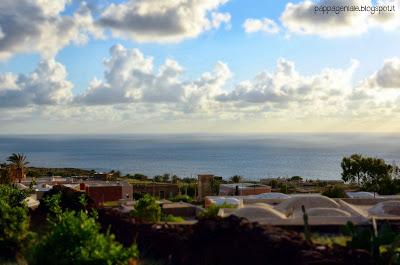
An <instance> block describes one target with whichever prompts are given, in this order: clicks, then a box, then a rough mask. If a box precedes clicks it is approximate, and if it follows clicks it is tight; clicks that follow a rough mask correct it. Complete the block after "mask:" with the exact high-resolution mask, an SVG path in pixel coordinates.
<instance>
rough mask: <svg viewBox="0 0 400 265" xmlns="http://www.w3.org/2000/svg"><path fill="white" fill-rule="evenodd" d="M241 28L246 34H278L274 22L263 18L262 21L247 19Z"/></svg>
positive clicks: (277, 28)
mask: <svg viewBox="0 0 400 265" xmlns="http://www.w3.org/2000/svg"><path fill="white" fill-rule="evenodd" d="M243 28H244V31H245V32H246V33H254V32H259V31H261V32H265V33H271V34H274V33H278V32H279V26H278V25H277V24H276V23H275V21H273V20H271V19H268V18H264V19H253V18H248V19H246V21H245V22H244V23H243Z"/></svg>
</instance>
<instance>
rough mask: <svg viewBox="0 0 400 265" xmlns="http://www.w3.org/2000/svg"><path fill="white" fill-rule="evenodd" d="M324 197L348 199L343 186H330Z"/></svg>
mask: <svg viewBox="0 0 400 265" xmlns="http://www.w3.org/2000/svg"><path fill="white" fill-rule="evenodd" d="M322 195H323V196H326V197H329V198H347V194H346V190H345V189H344V187H343V186H342V185H334V186H328V187H326V188H325V189H324V191H323V192H322Z"/></svg>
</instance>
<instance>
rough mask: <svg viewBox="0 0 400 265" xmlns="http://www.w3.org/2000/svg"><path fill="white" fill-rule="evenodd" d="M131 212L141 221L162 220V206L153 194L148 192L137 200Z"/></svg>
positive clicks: (154, 221) (155, 221) (153, 221)
mask: <svg viewBox="0 0 400 265" xmlns="http://www.w3.org/2000/svg"><path fill="white" fill-rule="evenodd" d="M131 214H132V216H133V217H135V218H137V219H139V220H141V221H145V222H151V223H157V222H159V221H160V220H161V207H160V205H158V204H157V202H156V200H155V199H154V198H153V197H152V196H150V195H148V194H146V195H144V196H143V198H141V199H140V200H139V201H138V202H137V204H136V206H135V209H134V210H133V211H132V212H131Z"/></svg>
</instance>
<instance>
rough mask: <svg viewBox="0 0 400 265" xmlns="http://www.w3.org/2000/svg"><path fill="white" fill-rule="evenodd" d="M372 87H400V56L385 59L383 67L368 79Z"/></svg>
mask: <svg viewBox="0 0 400 265" xmlns="http://www.w3.org/2000/svg"><path fill="white" fill-rule="evenodd" d="M367 82H368V86H369V87H371V88H395V89H400V58H396V57H395V58H392V59H387V60H385V62H384V64H383V67H382V68H381V69H379V70H378V71H377V72H376V73H375V74H373V75H372V76H371V77H370V78H369V79H368V81H367Z"/></svg>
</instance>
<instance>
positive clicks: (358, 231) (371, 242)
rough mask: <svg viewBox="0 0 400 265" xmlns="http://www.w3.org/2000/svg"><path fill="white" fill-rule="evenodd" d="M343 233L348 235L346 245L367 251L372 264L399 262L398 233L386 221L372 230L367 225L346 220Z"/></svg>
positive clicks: (399, 240)
mask: <svg viewBox="0 0 400 265" xmlns="http://www.w3.org/2000/svg"><path fill="white" fill-rule="evenodd" d="M343 233H344V235H345V236H349V237H350V240H349V241H347V244H346V247H347V248H349V249H365V250H367V251H369V252H370V254H371V256H372V258H373V261H374V264H379V265H380V264H382V265H384V264H385V265H386V264H400V247H399V246H400V235H399V234H398V232H397V231H396V230H393V229H392V228H391V227H390V225H389V224H388V223H384V224H383V225H381V226H380V228H379V230H377V231H374V230H373V229H371V228H369V227H357V226H355V225H354V224H353V223H351V222H348V223H347V225H346V226H345V227H344V229H343Z"/></svg>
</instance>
